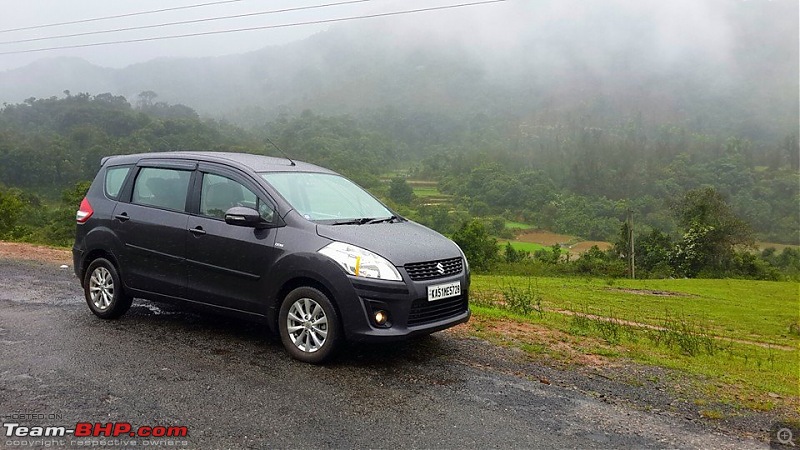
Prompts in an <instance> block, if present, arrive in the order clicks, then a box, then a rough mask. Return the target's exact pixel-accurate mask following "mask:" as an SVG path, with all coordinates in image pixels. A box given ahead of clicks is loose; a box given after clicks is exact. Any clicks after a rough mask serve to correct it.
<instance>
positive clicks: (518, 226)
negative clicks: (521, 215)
mask: <svg viewBox="0 0 800 450" xmlns="http://www.w3.org/2000/svg"><path fill="white" fill-rule="evenodd" d="M506 228H509V229H512V230H530V229H531V228H533V227H532V226H531V225H528V224H527V223H522V222H513V221H511V220H506Z"/></svg>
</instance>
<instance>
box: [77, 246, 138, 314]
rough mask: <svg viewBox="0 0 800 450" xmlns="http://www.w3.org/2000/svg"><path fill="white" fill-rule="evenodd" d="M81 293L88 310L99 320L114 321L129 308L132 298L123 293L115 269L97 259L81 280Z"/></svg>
mask: <svg viewBox="0 0 800 450" xmlns="http://www.w3.org/2000/svg"><path fill="white" fill-rule="evenodd" d="M83 293H84V296H85V297H86V303H87V304H88V305H89V309H90V310H91V311H92V312H93V313H94V315H96V316H97V317H100V318H101V319H116V318H118V317H120V316H121V315H123V314H125V313H126V312H127V311H128V309H130V307H131V303H132V302H133V298H132V297H131V296H129V295H127V294H126V293H125V291H124V290H123V287H122V282H121V281H120V278H119V273H118V272H117V268H116V267H114V264H112V263H111V261H109V260H107V259H105V258H98V259H95V260H94V261H92V263H91V264H89V268H88V269H87V270H86V276H85V277H84V279H83Z"/></svg>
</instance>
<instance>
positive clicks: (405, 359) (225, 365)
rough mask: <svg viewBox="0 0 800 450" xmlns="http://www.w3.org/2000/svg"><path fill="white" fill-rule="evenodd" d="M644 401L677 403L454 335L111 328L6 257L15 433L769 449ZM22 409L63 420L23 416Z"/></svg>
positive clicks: (182, 315) (29, 267)
mask: <svg viewBox="0 0 800 450" xmlns="http://www.w3.org/2000/svg"><path fill="white" fill-rule="evenodd" d="M548 383H549V384H548ZM587 387H588V388H587ZM648 389H649V390H648ZM637 390H638V392H639V393H637ZM598 393H600V394H598ZM631 395H636V396H638V397H639V400H638V401H637V402H630V401H628V400H627V397H629V396H631ZM648 396H653V397H652V402H653V403H654V404H661V403H665V402H669V401H670V399H669V398H666V397H664V394H660V393H659V391H658V390H657V389H650V388H649V387H648V386H643V387H642V386H639V387H637V386H634V385H626V384H624V383H620V382H618V381H611V380H609V379H607V377H599V376H598V377H593V376H591V374H587V372H586V371H577V372H576V371H570V370H559V369H553V368H551V367H547V366H543V365H541V364H538V363H536V362H534V361H531V360H528V359H527V358H526V357H525V356H524V355H523V354H522V353H520V352H514V351H511V350H507V349H502V348H498V347H496V346H493V345H491V344H488V343H486V342H483V341H481V340H477V339H471V338H465V337H459V336H457V335H455V334H452V333H446V332H445V333H437V334H434V335H432V336H430V337H425V338H422V339H417V340H413V341H409V342H404V343H400V344H390V345H370V346H364V345H358V346H352V345H351V346H348V347H347V348H346V349H345V350H344V351H343V352H342V354H341V355H340V356H339V357H338V358H337V359H336V360H335V361H334V362H333V363H331V364H328V365H326V366H311V365H307V364H303V363H299V362H296V361H294V360H292V359H290V358H289V357H288V356H287V355H286V354H285V353H284V352H283V349H282V347H281V345H280V342H279V341H278V340H277V339H276V338H274V337H272V336H270V335H269V334H268V333H267V332H266V330H265V329H264V328H263V327H262V326H261V325H259V324H254V323H248V322H242V321H237V320H232V319H227V318H220V317H216V316H211V315H207V314H198V313H195V312H191V311H187V310H182V309H178V308H176V307H170V306H164V305H156V304H153V303H149V302H145V301H141V300H136V301H135V302H134V305H133V307H132V308H131V310H130V311H129V312H128V314H126V315H125V316H123V317H122V318H121V319H119V320H116V321H103V320H100V319H98V318H96V317H95V316H93V315H92V314H91V313H90V312H89V309H88V307H87V306H86V304H85V302H84V300H83V295H82V291H81V288H80V286H79V284H78V282H77V280H76V279H75V278H74V274H73V273H72V270H71V269H59V268H58V267H57V266H53V265H51V264H47V263H35V262H24V261H10V260H0V416H2V417H3V422H4V423H8V422H10V421H13V422H18V423H20V424H21V425H66V426H69V425H71V424H74V423H77V422H102V423H105V422H129V423H131V424H132V425H134V426H142V425H147V426H153V425H165V426H186V427H187V428H188V431H189V435H188V437H186V438H181V439H179V440H176V441H175V442H172V444H174V446H173V447H171V448H201V449H206V448H208V449H216V448H221V449H222V448H331V447H332V448H458V449H461V448H547V449H551V448H761V447H765V446H766V444H765V443H762V442H760V441H757V440H753V439H749V438H745V437H740V436H737V435H734V434H731V433H722V432H720V431H718V430H717V429H715V428H714V427H713V426H710V425H709V424H708V423H705V422H703V421H698V420H692V419H691V418H687V417H683V415H682V414H679V413H678V414H672V413H666V412H664V411H661V410H660V409H658V408H642V407H641V406H642V404H643V402H644V403H646V402H647V401H648ZM662 397H664V398H662ZM637 405H638V406H637ZM19 414H22V416H20V415H19ZM25 414H44V415H45V417H47V416H51V415H52V417H54V419H49V420H48V419H29V420H19V418H20V417H23V418H24V417H25V416H24V415H25ZM12 418H15V419H14V420H11V419H12ZM0 431H2V432H3V433H4V432H5V429H0ZM2 439H3V440H2V441H0V447H5V448H21V447H16V446H15V445H16V443H15V442H12V441H13V439H12V438H8V437H5V436H3V437H2ZM15 439H17V440H19V439H22V438H15ZM75 439H77V438H73V440H75ZM134 443H135V444H138V445H137V446H136V447H137V448H140V447H141V446H142V442H141V441H137V442H134ZM73 445H74V443H73ZM128 445H129V446H133V443H131V442H128ZM27 448H30V447H27ZM53 448H56V447H53Z"/></svg>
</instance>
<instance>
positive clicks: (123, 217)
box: [114, 213, 131, 222]
mask: <svg viewBox="0 0 800 450" xmlns="http://www.w3.org/2000/svg"><path fill="white" fill-rule="evenodd" d="M114 218H115V219H117V220H119V221H120V222H126V221H128V220H131V218H130V217H128V213H122V214H117V215H116V216H114Z"/></svg>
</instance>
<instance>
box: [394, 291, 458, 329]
mask: <svg viewBox="0 0 800 450" xmlns="http://www.w3.org/2000/svg"><path fill="white" fill-rule="evenodd" d="M466 311H467V297H466V296H464V295H460V296H458V297H453V298H446V299H444V300H436V301H433V302H429V301H428V300H427V299H424V298H420V299H417V300H414V303H412V304H411V313H410V314H409V316H408V326H410V327H413V326H414V325H422V324H425V323H430V322H436V321H439V320H444V319H447V318H450V317H455V316H457V315H459V314H462V313H464V312H466Z"/></svg>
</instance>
